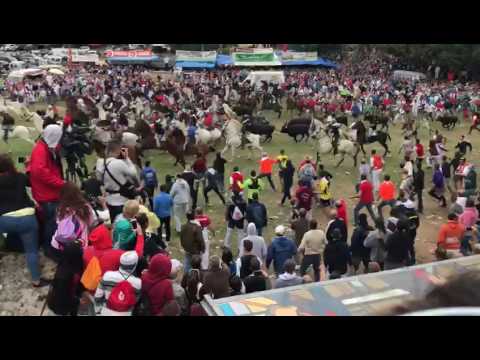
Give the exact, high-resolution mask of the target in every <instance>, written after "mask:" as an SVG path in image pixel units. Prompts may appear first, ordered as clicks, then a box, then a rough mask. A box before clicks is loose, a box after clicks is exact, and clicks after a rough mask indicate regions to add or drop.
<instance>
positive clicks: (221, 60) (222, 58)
mask: <svg viewBox="0 0 480 360" xmlns="http://www.w3.org/2000/svg"><path fill="white" fill-rule="evenodd" d="M217 65H219V66H220V65H233V60H232V57H231V56H230V55H220V54H219V55H217Z"/></svg>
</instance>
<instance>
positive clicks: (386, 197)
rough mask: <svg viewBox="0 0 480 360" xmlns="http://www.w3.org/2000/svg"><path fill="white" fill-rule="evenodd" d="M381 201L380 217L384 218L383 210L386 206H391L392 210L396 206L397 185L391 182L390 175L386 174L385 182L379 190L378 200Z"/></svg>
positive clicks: (379, 206) (379, 207)
mask: <svg viewBox="0 0 480 360" xmlns="http://www.w3.org/2000/svg"><path fill="white" fill-rule="evenodd" d="M377 201H380V204H379V205H378V216H379V217H380V218H383V213H382V209H383V207H384V206H387V205H388V206H390V209H391V208H393V206H394V205H395V184H394V183H393V182H392V181H391V180H390V175H388V174H386V175H385V176H384V177H383V182H382V183H381V184H380V187H379V188H378V198H377Z"/></svg>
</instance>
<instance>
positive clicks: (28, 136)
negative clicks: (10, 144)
mask: <svg viewBox="0 0 480 360" xmlns="http://www.w3.org/2000/svg"><path fill="white" fill-rule="evenodd" d="M35 131H36V129H35V128H33V127H26V126H23V125H18V126H15V127H14V128H13V131H12V133H11V135H10V137H9V138H10V139H21V140H25V141H26V142H28V143H30V144H34V143H35V142H34V141H33V139H32V138H33V137H34V136H35Z"/></svg>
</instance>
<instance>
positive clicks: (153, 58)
mask: <svg viewBox="0 0 480 360" xmlns="http://www.w3.org/2000/svg"><path fill="white" fill-rule="evenodd" d="M159 60H160V57H159V56H157V55H152V56H145V57H128V56H115V57H110V58H107V62H109V63H115V62H129V63H140V64H141V63H146V62H151V61H159Z"/></svg>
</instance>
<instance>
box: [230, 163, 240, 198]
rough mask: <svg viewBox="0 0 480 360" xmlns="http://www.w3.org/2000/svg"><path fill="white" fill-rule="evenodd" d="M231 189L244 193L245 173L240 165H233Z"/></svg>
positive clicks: (233, 191) (234, 191)
mask: <svg viewBox="0 0 480 360" xmlns="http://www.w3.org/2000/svg"><path fill="white" fill-rule="evenodd" d="M229 184H230V191H231V192H232V193H234V194H235V193H237V194H240V195H241V194H242V184H243V174H242V173H241V172H240V169H239V167H238V166H234V167H233V172H232V174H231V175H230V180H229Z"/></svg>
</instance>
